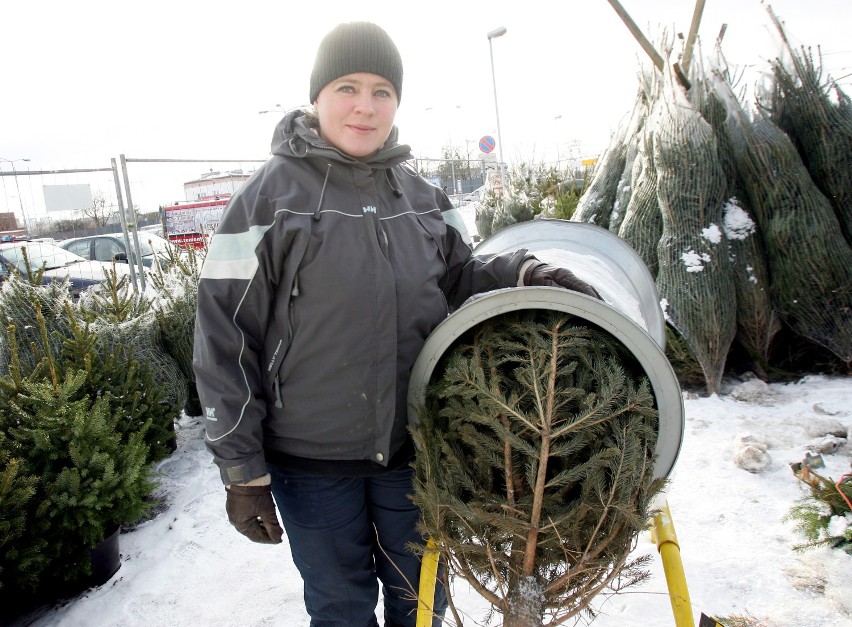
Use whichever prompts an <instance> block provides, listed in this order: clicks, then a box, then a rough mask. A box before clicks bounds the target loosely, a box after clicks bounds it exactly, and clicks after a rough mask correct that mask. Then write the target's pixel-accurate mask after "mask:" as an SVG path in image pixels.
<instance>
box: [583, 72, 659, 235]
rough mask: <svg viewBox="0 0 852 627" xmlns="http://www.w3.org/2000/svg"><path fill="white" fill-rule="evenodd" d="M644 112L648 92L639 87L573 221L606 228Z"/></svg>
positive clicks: (601, 159)
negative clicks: (630, 146)
mask: <svg viewBox="0 0 852 627" xmlns="http://www.w3.org/2000/svg"><path fill="white" fill-rule="evenodd" d="M647 112H648V103H647V94H646V93H645V91H644V89H639V90H638V92H637V94H636V99H635V100H634V103H633V109H632V110H631V112H630V114H629V115H628V116H626V117H625V118H624V119H623V120H622V121H621V123H620V124H619V125H618V128H617V129H616V131H615V133H613V136H612V137H611V138H610V141H609V145H608V146H607V147H606V150H604V152H603V154H602V155H601V157H600V159H598V162H597V163H596V164H595V170H594V173H593V175H592V180H591V183H590V184H589V186H588V187H586V189H585V191H584V192H583V195H582V196H581V197H580V201H579V202H578V203H577V209H576V210H575V211H574V215H573V216H572V217H571V219H572V220H573V221H575V222H590V223H592V224H596V225H597V226H600V227H603V228H609V220H610V217H611V216H612V213H613V206H614V205H615V201H616V199H617V198H618V194H619V184H620V183H621V180H622V175H623V174H624V171H625V163H626V161H627V148H628V146H629V144H630V142H631V141H632V140H633V138H634V137H635V136H636V134H637V133H638V132H639V129H641V128H642V125H643V123H644V120H645V116H646V115H647Z"/></svg>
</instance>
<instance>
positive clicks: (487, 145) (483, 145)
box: [479, 135, 497, 155]
mask: <svg viewBox="0 0 852 627" xmlns="http://www.w3.org/2000/svg"><path fill="white" fill-rule="evenodd" d="M496 145H497V142H496V141H494V138H493V137H491V135H484V136H483V137H482V138H481V139H480V140H479V149H480V150H481V151H482V152H484V153H485V154H486V155H487V154H488V153H489V152H491V151H492V150H494V146H496Z"/></svg>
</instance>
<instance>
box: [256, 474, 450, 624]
mask: <svg viewBox="0 0 852 627" xmlns="http://www.w3.org/2000/svg"><path fill="white" fill-rule="evenodd" d="M269 472H270V474H271V476H272V494H273V496H274V497H275V502H276V505H277V506H278V511H279V512H280V513H281V518H282V521H283V523H284V529H285V531H286V533H287V539H288V540H289V542H290V552H291V553H292V555H293V561H294V563H295V564H296V567H297V568H298V569H299V573H301V575H302V580H303V581H304V586H305V607H306V608H307V611H308V614H309V615H310V617H311V626H312V627H332V626H333V627H376V626H377V625H378V623H377V621H376V617H375V611H376V606H377V604H378V592H379V581H381V582H382V595H383V597H384V623H385V626H386V627H390V626H396V625H399V626H402V627H415V623H416V620H417V591H418V587H419V582H420V558H419V557H418V556H417V555H416V554H414V553H412V552H411V551H410V550H409V549H408V548H407V546H408V545H409V544H417V545H420V546H422V545H424V544H425V541H424V539H423V537H422V536H421V535H420V533H419V532H418V531H417V528H416V525H417V522H418V520H419V519H420V510H419V509H418V508H417V507H416V506H415V505H414V504H413V503H412V502H411V500H410V499H409V498H408V495H409V494H410V493H411V492H412V491H413V488H412V477H413V470H412V469H411V468H409V467H403V468H399V469H397V470H394V471H391V472H388V473H386V474H382V475H378V476H373V477H326V476H318V475H302V474H297V473H293V472H290V471H287V470H284V469H282V468H279V467H277V466H274V465H272V464H270V465H269ZM442 574H443V568H442V569H441V571H439V577H438V579H439V581H438V584H437V587H436V590H435V601H434V606H433V607H434V608H435V612H436V614H438V615H439V616H443V613H444V611H445V610H446V607H447V599H446V590H445V588H444V584H443V583H442V581H441V580H442V579H443V577H442V576H441V575H442ZM440 622H441V620H440V618H437V617H436V618H435V619H434V620H433V625H436V626H437V625H439V624H440Z"/></svg>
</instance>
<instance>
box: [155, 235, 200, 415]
mask: <svg viewBox="0 0 852 627" xmlns="http://www.w3.org/2000/svg"><path fill="white" fill-rule="evenodd" d="M205 254H206V249H200V250H196V249H194V248H190V249H188V250H186V251H185V253H179V252H178V251H175V250H172V251H170V256H169V258H168V264H167V265H168V270H167V271H166V272H160V273H157V274H156V275H155V276H154V277H153V278H152V283H153V285H154V287H155V288H156V290H157V293H158V298H157V301H156V307H155V311H154V313H155V316H156V318H157V324H158V326H159V329H160V334H161V339H162V343H163V347H164V348H165V349H166V351H167V352H168V353H169V355H171V356H172V357H174V358H175V360H176V361H177V363H178V366H179V367H180V370H181V372H182V373H183V376H184V378H185V379H186V387H187V390H186V403H185V404H184V410H185V411H186V413H187V414H188V415H190V416H199V415H201V402H200V401H199V399H198V391H197V389H196V387H195V371H194V370H193V369H192V352H193V347H194V341H195V311H196V309H197V307H198V280H199V279H200V277H201V265H202V263H203V261H204V255H205Z"/></svg>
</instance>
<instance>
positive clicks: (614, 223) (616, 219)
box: [607, 129, 642, 234]
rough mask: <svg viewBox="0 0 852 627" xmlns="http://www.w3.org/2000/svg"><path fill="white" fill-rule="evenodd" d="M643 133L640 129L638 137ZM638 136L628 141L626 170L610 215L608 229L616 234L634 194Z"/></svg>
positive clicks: (625, 157) (616, 191) (629, 138)
mask: <svg viewBox="0 0 852 627" xmlns="http://www.w3.org/2000/svg"><path fill="white" fill-rule="evenodd" d="M641 132H642V131H641V129H638V130H637V133H636V136H638V135H640V134H641ZM636 136H634V137H628V138H627V139H626V144H627V145H626V148H625V152H624V170H622V172H621V178H620V179H619V181H618V185H617V186H616V188H615V202H613V205H612V212H611V213H610V214H609V221H608V222H607V228H608V229H609V230H610V231H612V232H613V233H616V234H617V233H618V229H619V228H620V227H621V223H622V222H623V221H624V212H625V210H626V209H627V204H628V203H629V202H630V195H631V193H632V187H631V178H632V176H633V164H634V163H635V162H636V155H637V154H638V152H639V146H638V141H637V139H636Z"/></svg>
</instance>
